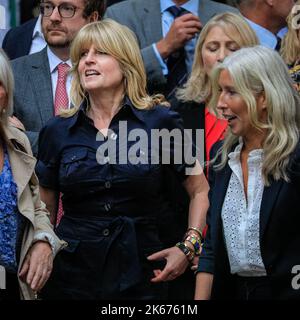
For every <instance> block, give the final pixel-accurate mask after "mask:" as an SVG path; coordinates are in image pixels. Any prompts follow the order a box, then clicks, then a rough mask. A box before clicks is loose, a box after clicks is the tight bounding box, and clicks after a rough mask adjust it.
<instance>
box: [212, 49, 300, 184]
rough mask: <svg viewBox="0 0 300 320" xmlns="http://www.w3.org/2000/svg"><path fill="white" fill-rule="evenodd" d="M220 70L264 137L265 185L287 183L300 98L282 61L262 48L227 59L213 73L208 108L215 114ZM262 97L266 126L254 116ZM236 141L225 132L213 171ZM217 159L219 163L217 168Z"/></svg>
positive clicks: (299, 124) (299, 122)
mask: <svg viewBox="0 0 300 320" xmlns="http://www.w3.org/2000/svg"><path fill="white" fill-rule="evenodd" d="M222 70H227V71H228V72H229V74H230V76H231V78H232V81H233V83H234V87H235V90H236V92H237V93H238V94H240V96H241V97H242V98H243V100H244V101H245V103H246V105H247V108H248V113H249V118H250V123H251V124H252V125H253V127H255V128H257V129H258V130H265V131H266V133H267V134H266V138H265V140H264V142H263V150H264V159H263V165H262V174H263V178H264V183H265V185H269V184H270V178H273V179H274V180H279V179H284V180H285V181H289V177H288V173H287V167H288V164H289V161H290V155H291V153H292V152H293V151H294V150H295V148H296V146H297V143H298V140H299V128H300V112H299V110H300V97H299V94H298V93H297V91H296V90H295V88H294V86H293V82H292V80H291V78H290V76H289V72H288V69H287V67H286V65H285V63H284V61H283V60H282V59H281V57H280V56H279V54H278V53H277V52H275V51H274V50H271V49H269V48H265V47H262V46H255V47H252V48H243V49H240V50H238V51H237V52H235V53H233V54H232V55H230V56H228V57H227V58H226V59H225V60H224V62H223V63H222V64H220V65H218V66H216V67H215V68H214V70H213V72H212V82H213V88H212V98H211V100H210V104H209V105H210V106H211V108H213V109H214V111H215V112H216V108H217V104H218V100H219V95H220V91H219V85H218V79H219V76H220V73H221V71H222ZM261 93H263V94H264V95H265V99H266V106H267V121H266V123H262V122H261V121H259V119H258V116H257V105H256V97H257V94H261ZM238 138H239V137H237V136H235V135H233V134H232V133H231V132H230V130H228V132H227V134H226V137H225V140H224V144H223V146H222V148H221V149H220V150H219V151H218V152H217V155H216V157H215V158H214V159H212V161H211V163H212V164H214V168H215V169H217V170H218V169H221V168H224V166H225V165H226V163H227V160H228V154H229V152H231V151H232V147H233V146H234V144H236V143H237V142H238ZM220 155H221V161H220V162H219V163H218V164H216V159H217V158H218V157H219V156H220Z"/></svg>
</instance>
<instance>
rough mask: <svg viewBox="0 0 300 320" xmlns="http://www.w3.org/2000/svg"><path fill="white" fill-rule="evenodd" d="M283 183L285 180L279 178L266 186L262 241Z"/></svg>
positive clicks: (261, 213) (261, 231) (261, 222)
mask: <svg viewBox="0 0 300 320" xmlns="http://www.w3.org/2000/svg"><path fill="white" fill-rule="evenodd" d="M282 185H283V181H282V180H279V181H273V182H272V184H271V185H270V186H269V187H265V188H264V192H263V197H262V201H261V207H260V233H259V237H260V242H262V238H263V235H264V233H265V231H266V227H267V225H268V221H269V219H270V216H271V213H272V209H273V207H274V205H275V203H276V200H277V198H278V194H279V192H280V189H281V187H282Z"/></svg>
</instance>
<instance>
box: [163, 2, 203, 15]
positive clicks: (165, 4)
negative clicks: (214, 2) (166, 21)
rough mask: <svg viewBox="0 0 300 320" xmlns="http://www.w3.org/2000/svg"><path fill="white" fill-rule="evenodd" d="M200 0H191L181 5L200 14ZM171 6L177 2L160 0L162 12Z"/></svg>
mask: <svg viewBox="0 0 300 320" xmlns="http://www.w3.org/2000/svg"><path fill="white" fill-rule="evenodd" d="M199 1H200V0H189V1H187V2H186V3H185V4H183V5H181V6H180V7H182V8H184V9H185V10H187V11H189V12H191V13H193V14H194V15H197V16H198V8H199ZM171 6H175V3H174V2H173V1H172V0H160V12H161V13H163V12H165V11H166V10H167V9H168V8H169V7H171Z"/></svg>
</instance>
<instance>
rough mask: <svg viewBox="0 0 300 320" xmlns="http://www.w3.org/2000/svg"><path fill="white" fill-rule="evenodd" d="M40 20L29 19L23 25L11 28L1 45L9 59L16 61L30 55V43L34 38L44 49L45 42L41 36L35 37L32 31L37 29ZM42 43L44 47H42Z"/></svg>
mask: <svg viewBox="0 0 300 320" xmlns="http://www.w3.org/2000/svg"><path fill="white" fill-rule="evenodd" d="M38 23H40V20H38V18H34V19H31V20H29V21H27V22H25V23H24V24H22V25H20V26H18V27H15V28H11V29H10V30H9V31H8V32H7V33H6V35H5V37H4V39H3V43H2V48H3V49H4V51H5V52H6V54H7V55H8V56H9V58H10V59H16V58H19V57H22V56H25V55H27V54H29V53H30V50H31V47H32V42H33V40H34V38H35V37H39V38H40V41H41V43H42V44H41V47H39V48H40V49H42V48H43V47H45V45H46V42H45V41H44V38H43V36H42V35H39V34H38V33H37V34H36V35H35V33H34V30H35V28H37V27H38V25H39V24H38ZM43 43H44V45H43Z"/></svg>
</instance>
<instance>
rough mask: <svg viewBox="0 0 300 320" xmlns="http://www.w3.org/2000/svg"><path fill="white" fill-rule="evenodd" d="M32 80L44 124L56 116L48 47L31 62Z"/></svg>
mask: <svg viewBox="0 0 300 320" xmlns="http://www.w3.org/2000/svg"><path fill="white" fill-rule="evenodd" d="M29 76H30V80H31V83H32V86H33V90H34V92H35V93H36V100H37V105H38V107H39V111H40V115H41V119H42V122H43V124H45V123H46V122H47V121H48V120H49V119H50V118H52V117H53V116H54V106H53V93H52V82H51V74H50V67H49V61H48V56H47V47H46V48H45V49H43V50H42V51H41V52H40V53H39V54H36V55H35V58H34V59H32V61H31V72H30V75H29Z"/></svg>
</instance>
